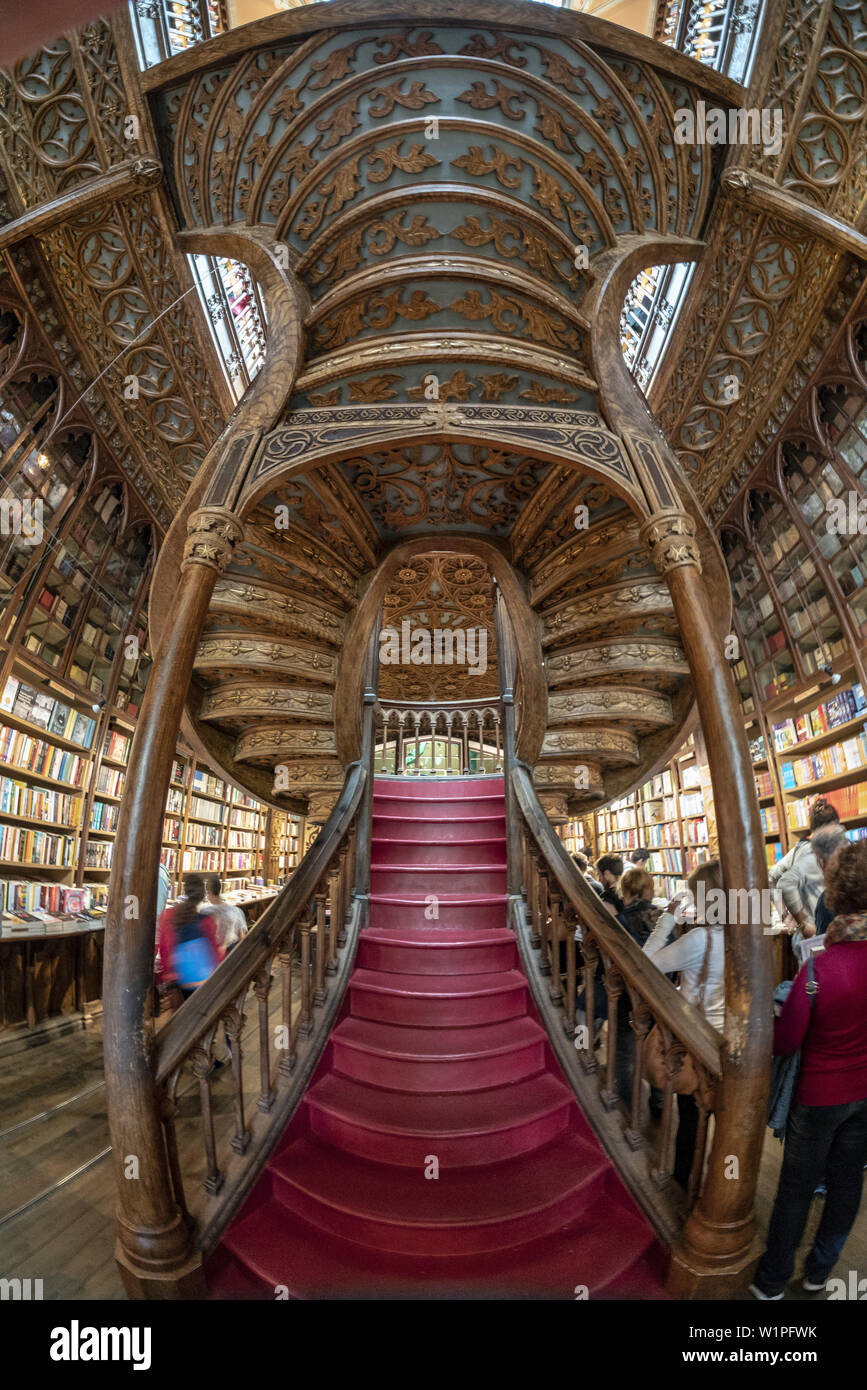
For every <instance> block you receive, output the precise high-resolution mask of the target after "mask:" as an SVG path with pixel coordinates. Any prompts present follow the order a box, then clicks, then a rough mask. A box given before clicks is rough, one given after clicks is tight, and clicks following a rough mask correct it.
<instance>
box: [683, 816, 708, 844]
mask: <svg viewBox="0 0 867 1390" xmlns="http://www.w3.org/2000/svg"><path fill="white" fill-rule="evenodd" d="M683 838H684V841H685V843H686V844H690V845H706V844H707V817H706V816H693V817H691V818H690V819H689V820H685V821H684V823H683Z"/></svg>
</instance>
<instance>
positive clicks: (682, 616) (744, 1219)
mask: <svg viewBox="0 0 867 1390" xmlns="http://www.w3.org/2000/svg"><path fill="white" fill-rule="evenodd" d="M701 251H702V247H701V245H700V244H698V243H691V244H690V243H677V242H675V241H673V240H671V239H669V240H667V241H663V240H661V239H660V238H659V237H656V236H651V237H637V238H633V237H630V238H625V239H624V240H623V242H622V244H621V245H620V246H619V247H618V248H617V250H616V251H615V252H611V253H604V254H603V256H602V257H600V260H599V262H598V263H597V268H598V274H599V279H598V284H597V287H596V299H595V303H596V315H595V319H594V324H593V329H592V339H593V350H594V363H595V366H596V370H597V373H598V375H599V378H600V381H602V382H604V404H605V408H606V410H607V412H608V418H609V421H610V422H611V424H612V425H613V427H614V428H615V429H616V430H618V431H619V432H620V434H621V435H622V437H623V438H624V440H625V441H626V443H627V447H628V448H629V452H630V454H631V456H632V458H633V460H634V462H635V465H636V468H637V469H638V470H639V472H640V473H641V474H642V475H643V481H644V485H645V487H646V490H647V495H648V500H649V501H650V503H651V506H652V510H653V511H654V512H655V516H652V517H651V519H650V520H649V521H647V522H645V523H644V524H643V526H642V528H641V539H642V541H643V543H644V544H645V545H646V546H647V548H648V550H649V552H650V555H651V557H652V559H653V561H654V564H655V566H656V568H657V570H658V571H659V573H660V574H662V575H663V576H664V578H665V581H666V583H667V585H668V588H669V592H670V594H671V600H672V603H673V605H674V611H675V616H676V618H677V622H678V629H679V635H680V640H681V643H682V646H683V650H684V652H685V653H686V657H687V660H688V662H689V667H690V670H691V672H692V679H693V683H694V686H695V699H696V704H697V708H698V714H699V717H700V719H701V724H702V729H703V730H704V734H705V739H706V743H707V750H708V760H709V764H710V774H711V782H712V784H713V788H714V801H715V805H716V810H717V825H718V830H719V843H720V846H721V851H720V859H721V862H722V875H723V882H724V884H725V886H726V889H727V890H728V892H729V894H730V895H732V894H735V893H743V891H744V890H746V892H747V893H749V892H750V891H752V890H755V889H759V890H761V889H766V888H767V881H768V880H767V865H766V861H765V847H764V836H763V832H762V826H761V821H760V817H759V809H758V802H757V801H756V795H755V782H754V778H753V769H752V764H751V762H750V756H749V749H748V746H747V740H746V733H745V731H744V724H743V718H742V715H741V709H740V702H739V700H738V696H737V691H736V689H735V685H734V681H733V678H732V673H731V667H730V664H729V662H728V661H727V660H726V658H725V656H724V654H723V649H722V639H723V638H724V637H725V635H726V634H727V633H728V631H729V630H730V623H731V607H732V605H731V590H730V587H729V582H728V575H727V573H726V570H725V566H724V562H723V559H722V553H721V551H720V549H719V545H718V543H717V541H716V538H715V537H714V536H713V534H712V533H711V531H710V529H709V527H708V525H707V522H706V520H705V517H704V514H703V512H702V510H701V508H700V507H699V504H698V502H697V500H696V499H695V497H694V496H693V493H692V490H691V489H690V487H689V485H688V484H687V482H686V480H685V478H684V477H683V474H682V472H681V470H680V468H679V467H678V464H677V460H676V459H675V457H674V454H673V453H672V451H671V449H670V447H669V445H668V443H667V441H666V439H665V437H664V435H663V433H662V431H661V430H660V428H659V426H658V425H657V424H656V422H655V420H654V419H653V417H652V415H651V413H650V411H649V410H648V408H647V405H646V403H645V401H644V399H643V397H642V396H641V394H640V392H639V390H638V387H637V386H636V385H635V383H634V381H633V380H632V378H631V376H630V375H629V372H628V371H627V368H626V364H625V362H624V360H623V357H622V354H621V352H620V341H619V333H618V325H619V322H620V313H621V308H622V305H623V301H624V299H625V297H626V293H627V290H628V288H629V285H630V284H631V282H632V280H633V279H634V277H635V275H637V274H638V272H639V271H640V270H641V269H643V268H645V267H646V266H648V265H653V264H659V263H665V264H668V263H671V262H672V261H677V260H685V259H695V258H696V257H697V256H699V255H700V254H701ZM672 493H675V494H676V496H675V497H672V495H671V494H672ZM729 901H730V902H732V901H737V899H733V898H732V897H731V896H730V898H729ZM735 915H737V914H735ZM772 991H773V979H772V971H771V951H770V939H769V938H768V937H766V936H765V935H764V928H763V924H762V922H760V921H759V922H755V921H752V920H750V921H743V922H739V921H737V920H733V915H732V914H729V916H728V918H727V925H726V1021H725V1030H724V1036H725V1041H726V1046H725V1050H724V1053H723V1067H722V1078H721V1081H720V1087H719V1092H718V1097H717V1112H716V1125H715V1129H714V1139H713V1146H712V1149H711V1154H710V1160H709V1166H708V1172H707V1177H706V1180H705V1183H704V1187H703V1190H702V1195H701V1198H700V1200H699V1202H698V1203H697V1205H696V1206H695V1207H694V1209H693V1211H692V1212H691V1214H690V1217H689V1221H688V1223H687V1227H686V1230H685V1232H684V1236H683V1239H682V1241H681V1242H680V1244H679V1246H678V1247H677V1248H676V1250H675V1252H674V1254H673V1258H672V1267H671V1272H670V1287H671V1289H672V1291H673V1292H674V1293H675V1294H678V1295H680V1296H681V1297H689V1296H700V1297H702V1298H713V1297H720V1296H723V1295H725V1294H727V1293H728V1294H730V1293H731V1292H732V1290H733V1289H734V1288H736V1287H738V1286H739V1285H741V1284H742V1283H743V1280H744V1276H745V1274H746V1271H747V1269H748V1267H749V1265H750V1263H751V1261H752V1259H753V1258H754V1255H755V1251H754V1235H755V1211H754V1201H755V1189H756V1180H757V1176H758V1167H759V1157H760V1154H761V1148H762V1143H763V1140H764V1129H765V1109H766V1101H767V1089H768V1077H769V1069H770V1057H771V1037H772V1034H771V1024H772V1019H771V1011H770V1007H769V1000H770V998H771V994H772ZM733 1157H735V1158H736V1159H737V1162H738V1171H739V1175H740V1176H739V1180H738V1181H737V1182H732V1181H728V1173H729V1171H730V1164H731V1160H732V1158H733Z"/></svg>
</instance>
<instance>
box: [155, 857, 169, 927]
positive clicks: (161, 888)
mask: <svg viewBox="0 0 867 1390" xmlns="http://www.w3.org/2000/svg"><path fill="white" fill-rule="evenodd" d="M171 895H172V880H171V878H170V877H169V871H168V869H167V868H166V866H165V864H160V866H159V868H158V869H157V921H159V920H160V918H161V917H162V915H163V912H164V911H165V907H166V904H167V902H168V900H169V898H170V897H171Z"/></svg>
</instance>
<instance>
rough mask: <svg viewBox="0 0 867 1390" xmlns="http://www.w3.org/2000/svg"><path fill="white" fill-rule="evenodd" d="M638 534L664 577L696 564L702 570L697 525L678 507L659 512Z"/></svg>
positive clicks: (646, 522) (645, 523)
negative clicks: (670, 572) (682, 566)
mask: <svg viewBox="0 0 867 1390" xmlns="http://www.w3.org/2000/svg"><path fill="white" fill-rule="evenodd" d="M638 535H639V539H640V540H641V542H642V543H643V544H644V545H646V546H647V548H648V550H649V551H650V555H651V558H652V560H653V563H654V564H655V565H656V568H657V569H658V570H659V572H660V574H667V573H668V572H669V570H673V569H678V568H679V567H680V566H681V565H693V566H695V568H696V569H698V570H701V552H700V550H699V547H698V542H697V540H696V532H695V522H694V521H693V519H692V517H691V516H690V515H689V514H688V513H687V512H683V511H680V510H678V509H675V508H672V509H671V510H670V511H665V512H657V513H656V514H655V515H654V516H652V517H650V518H649V519H648V520H647V521H645V522H644V524H643V525H642V527H641V529H640V530H639V532H638Z"/></svg>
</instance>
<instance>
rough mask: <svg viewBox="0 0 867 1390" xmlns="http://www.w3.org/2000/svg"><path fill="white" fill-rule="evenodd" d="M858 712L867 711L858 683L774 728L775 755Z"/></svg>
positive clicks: (850, 718) (819, 733)
mask: <svg viewBox="0 0 867 1390" xmlns="http://www.w3.org/2000/svg"><path fill="white" fill-rule="evenodd" d="M862 710H867V698H865V695H864V689H863V687H862V685H861V683H860V682H857V683H856V684H855V685H853V686H852V687H851V689H849V690H838V691H837V692H836V694H834V695H832V696H831V698H830V699H829V700H826V701H825V702H824V704H821V705H817V706H816V708H815V709H811V710H806V711H805V712H804V713H803V714H799V715H798V717H797V719H784V720H783V721H782V722H781V723H780V724H775V725H774V726H773V733H774V747H775V748H776V750H777V752H778V753H784V752H785V751H786V749H787V748H793V747H795V746H796V745H797V744H799V743H805V742H806V741H807V740H808V739H811V738H818V737H819V736H820V735H821V734H825V733H828V731H829V730H831V729H836V728H837V727H838V726H839V725H840V724H848V723H849V721H850V720H852V719H855V718H856V717H857V716H858V715H859V714H860V713H861V712H862Z"/></svg>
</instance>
